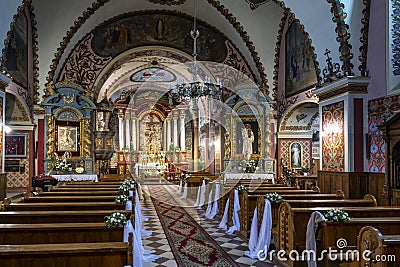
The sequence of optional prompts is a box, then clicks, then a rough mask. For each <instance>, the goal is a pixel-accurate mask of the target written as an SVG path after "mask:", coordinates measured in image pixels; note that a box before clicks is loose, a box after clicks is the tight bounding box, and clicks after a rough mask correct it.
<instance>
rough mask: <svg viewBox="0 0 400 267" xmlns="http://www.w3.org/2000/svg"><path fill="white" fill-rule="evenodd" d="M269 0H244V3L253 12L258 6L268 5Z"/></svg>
mask: <svg viewBox="0 0 400 267" xmlns="http://www.w3.org/2000/svg"><path fill="white" fill-rule="evenodd" d="M269 1H271V0H246V2H247V3H248V4H249V5H250V8H251V10H255V9H256V8H258V7H259V6H261V5H263V4H266V3H268V2H269Z"/></svg>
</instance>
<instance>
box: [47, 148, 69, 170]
mask: <svg viewBox="0 0 400 267" xmlns="http://www.w3.org/2000/svg"><path fill="white" fill-rule="evenodd" d="M51 167H52V170H53V171H54V172H61V173H66V172H68V171H69V170H70V168H71V163H68V161H67V157H66V155H65V154H64V155H63V156H62V157H61V158H60V157H59V156H58V154H57V153H54V158H52V160H51Z"/></svg>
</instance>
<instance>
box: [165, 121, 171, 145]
mask: <svg viewBox="0 0 400 267" xmlns="http://www.w3.org/2000/svg"><path fill="white" fill-rule="evenodd" d="M166 120H167V150H169V147H170V145H171V118H167V119H166Z"/></svg>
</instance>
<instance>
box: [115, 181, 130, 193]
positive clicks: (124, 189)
mask: <svg viewBox="0 0 400 267" xmlns="http://www.w3.org/2000/svg"><path fill="white" fill-rule="evenodd" d="M129 189H131V185H130V184H124V183H123V184H121V185H120V186H119V189H118V191H119V192H121V193H126V192H128V191H129Z"/></svg>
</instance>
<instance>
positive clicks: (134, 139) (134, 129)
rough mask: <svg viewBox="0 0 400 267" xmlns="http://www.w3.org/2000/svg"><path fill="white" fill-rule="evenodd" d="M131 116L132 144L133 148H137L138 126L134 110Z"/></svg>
mask: <svg viewBox="0 0 400 267" xmlns="http://www.w3.org/2000/svg"><path fill="white" fill-rule="evenodd" d="M131 117H132V146H133V150H137V126H136V124H137V118H136V114H135V111H132V114H131Z"/></svg>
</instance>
